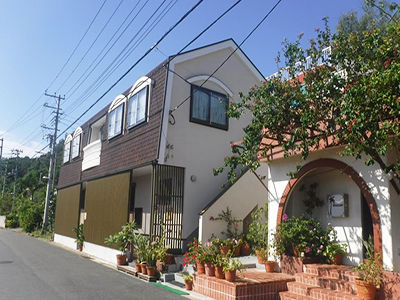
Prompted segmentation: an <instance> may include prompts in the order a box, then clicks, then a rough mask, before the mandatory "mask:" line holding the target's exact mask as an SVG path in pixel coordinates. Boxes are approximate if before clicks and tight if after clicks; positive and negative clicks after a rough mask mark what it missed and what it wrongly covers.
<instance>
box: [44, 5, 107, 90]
mask: <svg viewBox="0 0 400 300" xmlns="http://www.w3.org/2000/svg"><path fill="white" fill-rule="evenodd" d="M106 2H107V0H104V2H103V4H102V5H101V6H100V8H99V10H98V11H97V13H96V15H95V16H94V18H93V20H92V22H90V25H89V27H88V28H87V29H86V31H85V33H84V34H83V36H82V37H81V39H80V41H79V43H78V45H76V47H75V49H74V51H72V53H71V55H70V56H69V58H68V59H67V61H66V62H65V64H64V66H63V67H62V68H61V70H60V72H58V74H57V76H56V77H55V78H54V79H53V81H52V82H51V83H50V85H49V86H48V88H47V89H46V91H47V90H49V89H50V87H51V86H52V85H53V83H54V82H55V81H56V80H57V78H58V76H60V74H61V72H62V71H63V70H64V68H65V67H66V66H67V64H68V63H69V61H70V60H71V58H72V56H73V55H74V54H75V52H76V50H77V49H78V47H79V45H80V44H81V43H82V41H83V39H84V38H85V36H86V34H87V33H88V31H89V29H90V28H91V27H92V25H93V23H94V21H95V20H96V19H97V16H98V15H99V13H100V11H101V10H102V9H103V7H104V4H106Z"/></svg>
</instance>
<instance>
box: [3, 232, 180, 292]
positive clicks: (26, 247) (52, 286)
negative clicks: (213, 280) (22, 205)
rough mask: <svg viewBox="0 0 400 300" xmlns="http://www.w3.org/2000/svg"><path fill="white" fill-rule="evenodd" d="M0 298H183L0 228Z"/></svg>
mask: <svg viewBox="0 0 400 300" xmlns="http://www.w3.org/2000/svg"><path fill="white" fill-rule="evenodd" d="M0 299H5V300H6V299H13V300H20V299H21V300H25V299H27V300H36V299H38V300H39V299H40V300H45V299H49V300H57V299H66V300H70V299H71V300H72V299H80V300H82V299H96V300H101V299H112V300H117V299H184V298H183V297H180V296H177V295H175V294H172V293H170V292H168V291H165V290H163V289H160V288H158V287H155V286H153V285H150V284H148V283H146V282H143V281H141V280H139V279H136V278H133V277H131V276H128V275H126V274H123V273H121V272H119V271H116V270H113V269H111V268H108V267H106V266H103V265H100V264H98V263H95V262H93V261H91V260H90V259H87V258H83V257H81V256H80V255H77V254H76V253H73V252H71V251H68V250H66V249H63V248H60V247H57V246H55V245H52V244H51V243H47V242H44V241H41V240H38V239H35V238H33V237H29V236H26V235H25V234H19V233H15V232H12V231H8V230H2V229H0Z"/></svg>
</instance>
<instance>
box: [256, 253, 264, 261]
mask: <svg viewBox="0 0 400 300" xmlns="http://www.w3.org/2000/svg"><path fill="white" fill-rule="evenodd" d="M258 253H259V251H258V250H256V255H257V262H258V263H259V264H263V263H264V257H262V256H260V255H258Z"/></svg>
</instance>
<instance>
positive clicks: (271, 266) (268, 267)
mask: <svg viewBox="0 0 400 300" xmlns="http://www.w3.org/2000/svg"><path fill="white" fill-rule="evenodd" d="M275 257H276V255H275V251H274V249H273V247H268V251H267V255H266V256H264V265H265V272H267V273H274V271H275V266H276V259H275ZM271 258H273V259H274V260H271Z"/></svg>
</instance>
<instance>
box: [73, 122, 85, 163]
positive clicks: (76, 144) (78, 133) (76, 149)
mask: <svg viewBox="0 0 400 300" xmlns="http://www.w3.org/2000/svg"><path fill="white" fill-rule="evenodd" d="M81 142H82V128H81V127H78V128H77V129H76V130H75V132H74V135H73V136H72V142H71V148H72V151H71V160H72V159H74V158H77V157H79V155H80V152H81V151H80V150H81Z"/></svg>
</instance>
